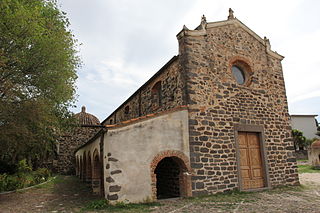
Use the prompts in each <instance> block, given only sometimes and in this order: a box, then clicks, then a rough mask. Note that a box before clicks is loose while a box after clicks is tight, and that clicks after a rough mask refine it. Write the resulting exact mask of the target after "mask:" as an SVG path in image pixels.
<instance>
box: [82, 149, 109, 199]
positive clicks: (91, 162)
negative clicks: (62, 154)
mask: <svg viewBox="0 0 320 213" xmlns="http://www.w3.org/2000/svg"><path fill="white" fill-rule="evenodd" d="M101 168H102V163H101V160H100V154H99V152H98V150H97V149H95V150H94V152H93V154H92V155H91V154H90V151H89V152H88V153H86V152H84V153H83V155H82V156H77V157H76V175H77V177H79V178H80V179H81V180H82V181H84V182H86V183H89V184H91V187H92V191H93V193H95V194H99V195H103V190H102V187H103V186H102V184H101V183H102V180H101V179H102V172H101V171H102V170H101Z"/></svg>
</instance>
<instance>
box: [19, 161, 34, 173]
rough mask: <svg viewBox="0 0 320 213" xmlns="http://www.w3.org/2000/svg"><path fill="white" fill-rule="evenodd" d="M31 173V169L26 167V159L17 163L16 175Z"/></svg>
mask: <svg viewBox="0 0 320 213" xmlns="http://www.w3.org/2000/svg"><path fill="white" fill-rule="evenodd" d="M31 171H32V168H31V167H30V166H29V165H28V163H27V160H26V159H23V160H21V161H19V163H18V169H17V172H18V173H27V172H31Z"/></svg>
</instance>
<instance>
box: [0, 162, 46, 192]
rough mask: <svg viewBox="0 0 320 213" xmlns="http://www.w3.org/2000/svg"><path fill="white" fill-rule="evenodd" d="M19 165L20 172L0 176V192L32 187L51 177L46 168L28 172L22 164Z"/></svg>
mask: <svg viewBox="0 0 320 213" xmlns="http://www.w3.org/2000/svg"><path fill="white" fill-rule="evenodd" d="M21 165H22V166H21ZM21 165H19V166H21V167H19V168H20V172H18V173H16V174H14V175H8V174H0V192H3V191H12V190H16V189H22V188H25V187H28V186H33V185H36V184H39V183H42V182H44V181H46V180H48V178H49V177H50V176H51V172H50V171H49V170H48V169H46V168H40V169H37V170H36V171H33V172H30V170H29V169H28V168H26V167H25V165H24V163H22V164H21ZM22 171H27V172H22Z"/></svg>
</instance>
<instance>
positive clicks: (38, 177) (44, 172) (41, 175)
mask: <svg viewBox="0 0 320 213" xmlns="http://www.w3.org/2000/svg"><path fill="white" fill-rule="evenodd" d="M33 176H34V180H35V181H36V183H41V182H44V181H46V180H48V178H49V177H50V176H51V172H50V170H49V169H47V168H39V169H37V170H36V171H34V172H33Z"/></svg>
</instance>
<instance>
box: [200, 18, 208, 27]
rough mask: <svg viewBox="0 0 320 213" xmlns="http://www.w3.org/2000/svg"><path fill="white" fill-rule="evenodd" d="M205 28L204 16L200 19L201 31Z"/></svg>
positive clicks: (205, 20)
mask: <svg viewBox="0 0 320 213" xmlns="http://www.w3.org/2000/svg"><path fill="white" fill-rule="evenodd" d="M206 27H207V19H206V17H205V16H204V15H202V17H201V28H202V29H206Z"/></svg>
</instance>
